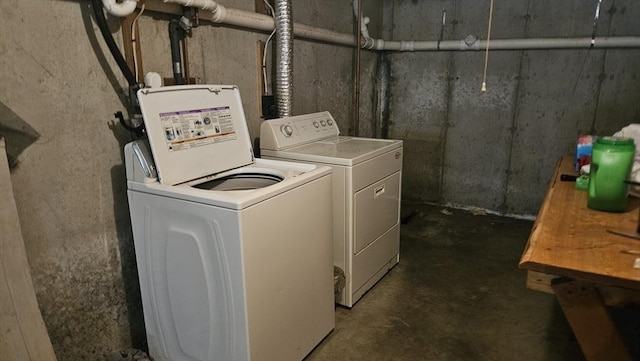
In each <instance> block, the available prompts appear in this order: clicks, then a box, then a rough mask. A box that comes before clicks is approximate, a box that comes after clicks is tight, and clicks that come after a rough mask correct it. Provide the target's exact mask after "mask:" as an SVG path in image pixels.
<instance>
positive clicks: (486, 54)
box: [480, 0, 493, 92]
mask: <svg viewBox="0 0 640 361" xmlns="http://www.w3.org/2000/svg"><path fill="white" fill-rule="evenodd" d="M492 20H493V0H491V3H490V5H489V25H488V28H487V48H486V50H485V52H484V73H483V75H482V88H481V89H480V91H482V92H486V91H487V64H489V41H490V40H491V21H492Z"/></svg>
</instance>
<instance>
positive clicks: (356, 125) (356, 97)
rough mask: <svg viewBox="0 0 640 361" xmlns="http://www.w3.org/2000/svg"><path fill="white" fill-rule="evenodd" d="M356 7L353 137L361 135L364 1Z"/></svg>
mask: <svg viewBox="0 0 640 361" xmlns="http://www.w3.org/2000/svg"><path fill="white" fill-rule="evenodd" d="M354 6H355V9H354V10H356V13H357V14H356V19H357V20H358V25H356V35H355V36H354V38H355V43H354V44H353V46H355V48H356V59H355V67H354V72H355V76H354V78H355V80H354V85H353V87H354V91H353V97H354V100H353V135H355V136H356V137H357V136H358V135H360V58H361V52H362V50H361V49H362V45H361V44H360V33H361V32H362V25H363V24H362V8H361V6H362V0H356V1H355V2H354Z"/></svg>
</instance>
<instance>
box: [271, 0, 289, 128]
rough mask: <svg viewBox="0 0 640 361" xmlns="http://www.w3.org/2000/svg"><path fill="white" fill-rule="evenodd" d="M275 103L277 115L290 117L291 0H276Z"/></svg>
mask: <svg viewBox="0 0 640 361" xmlns="http://www.w3.org/2000/svg"><path fill="white" fill-rule="evenodd" d="M274 10H275V19H276V45H277V51H276V91H275V95H276V105H277V107H278V116H279V117H290V116H291V106H292V94H293V81H292V79H293V76H292V74H293V28H292V25H293V22H292V19H291V0H276V2H275V7H274Z"/></svg>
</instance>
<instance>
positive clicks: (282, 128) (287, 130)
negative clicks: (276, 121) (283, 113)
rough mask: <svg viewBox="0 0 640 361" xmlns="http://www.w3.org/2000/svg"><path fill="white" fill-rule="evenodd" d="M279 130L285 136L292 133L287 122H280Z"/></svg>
mask: <svg viewBox="0 0 640 361" xmlns="http://www.w3.org/2000/svg"><path fill="white" fill-rule="evenodd" d="M280 131H281V132H282V134H284V136H285V137H287V138H288V137H290V136H291V135H292V134H293V127H291V125H289V124H282V125H281V126H280Z"/></svg>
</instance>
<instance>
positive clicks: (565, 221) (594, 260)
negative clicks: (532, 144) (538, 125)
mask: <svg viewBox="0 0 640 361" xmlns="http://www.w3.org/2000/svg"><path fill="white" fill-rule="evenodd" d="M573 167H574V166H573V157H563V158H561V159H560V160H559V161H558V165H557V167H556V171H555V173H554V176H553V178H552V179H551V182H550V184H549V188H548V191H547V195H546V197H545V199H544V202H543V203H542V207H541V208H540V212H539V213H538V217H537V218H536V221H535V223H534V225H533V229H532V231H531V235H530V237H529V241H528V242H527V246H526V248H525V250H524V253H523V255H522V258H521V259H520V268H523V269H526V270H527V273H528V274H527V286H528V287H529V288H531V289H535V290H538V291H545V292H552V293H553V294H554V295H555V296H556V298H557V299H558V302H559V304H560V306H561V308H562V310H563V312H564V314H565V316H566V317H567V320H568V321H569V324H570V325H571V328H572V329H573V332H574V334H575V336H576V339H577V340H578V343H579V344H580V347H581V348H582V351H583V352H584V354H585V357H586V358H587V360H631V356H630V355H629V352H628V351H627V348H626V347H625V345H624V343H623V342H622V340H621V338H620V336H619V334H618V332H617V330H616V328H615V325H614V324H613V322H612V321H611V320H610V318H609V315H608V313H607V310H606V308H605V303H606V304H612V305H617V306H620V305H628V304H640V268H634V265H635V263H636V262H638V263H640V260H638V261H636V259H640V240H636V239H632V238H627V237H623V236H619V235H615V234H611V233H609V232H608V231H607V230H616V231H622V232H627V233H632V234H635V233H636V227H637V225H638V215H639V212H640V210H639V207H638V200H637V199H635V198H630V200H629V205H628V207H627V210H626V211H625V212H622V213H610V212H602V211H596V210H592V209H589V208H587V192H585V191H578V190H576V189H575V183H573V182H562V181H560V175H561V174H575V170H574V168H573Z"/></svg>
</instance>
